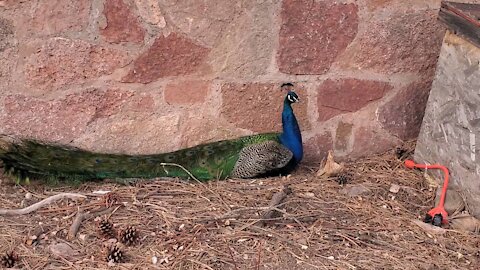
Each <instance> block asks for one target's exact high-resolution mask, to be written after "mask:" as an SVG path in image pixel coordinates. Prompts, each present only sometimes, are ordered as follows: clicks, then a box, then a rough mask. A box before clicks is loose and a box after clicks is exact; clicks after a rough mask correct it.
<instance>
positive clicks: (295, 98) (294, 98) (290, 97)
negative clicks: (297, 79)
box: [281, 83, 300, 104]
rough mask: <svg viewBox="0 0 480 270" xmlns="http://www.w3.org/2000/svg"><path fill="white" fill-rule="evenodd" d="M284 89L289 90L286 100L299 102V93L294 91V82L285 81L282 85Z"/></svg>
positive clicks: (290, 102)
mask: <svg viewBox="0 0 480 270" xmlns="http://www.w3.org/2000/svg"><path fill="white" fill-rule="evenodd" d="M281 88H282V90H285V91H287V96H286V97H285V101H286V102H288V103H289V104H292V103H295V102H299V101H300V99H299V98H298V95H297V93H295V92H294V91H293V84H292V83H284V84H282V86H281Z"/></svg>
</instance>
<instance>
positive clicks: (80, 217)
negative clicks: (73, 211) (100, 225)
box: [67, 206, 120, 240]
mask: <svg viewBox="0 0 480 270" xmlns="http://www.w3.org/2000/svg"><path fill="white" fill-rule="evenodd" d="M118 208H120V206H117V208H115V209H114V210H113V211H112V209H113V208H106V209H103V210H100V211H97V212H92V213H87V214H85V213H83V210H82V209H81V208H80V207H79V209H78V212H77V216H76V217H75V219H74V220H73V223H72V225H71V226H70V229H69V230H68V235H67V239H68V240H72V239H74V238H75V237H76V236H77V233H78V230H79V229H80V226H81V225H82V222H83V221H84V220H88V219H91V218H94V217H98V216H101V215H105V214H109V213H110V212H115V211H117V209H118Z"/></svg>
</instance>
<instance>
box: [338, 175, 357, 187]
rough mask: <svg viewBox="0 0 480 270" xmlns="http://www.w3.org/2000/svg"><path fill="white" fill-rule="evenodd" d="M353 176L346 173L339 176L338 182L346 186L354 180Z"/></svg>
mask: <svg viewBox="0 0 480 270" xmlns="http://www.w3.org/2000/svg"><path fill="white" fill-rule="evenodd" d="M352 178H353V176H352V174H351V173H349V172H344V173H341V174H340V175H338V176H337V182H338V183H339V184H340V185H345V184H346V183H348V182H350V181H351V180H352Z"/></svg>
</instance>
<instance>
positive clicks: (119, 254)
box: [106, 244, 125, 263]
mask: <svg viewBox="0 0 480 270" xmlns="http://www.w3.org/2000/svg"><path fill="white" fill-rule="evenodd" d="M106 259H107V262H114V263H121V262H123V261H124V260H125V254H124V253H123V251H122V250H121V248H120V246H119V245H116V244H113V245H112V246H111V247H110V248H109V249H108V251H107V257H106Z"/></svg>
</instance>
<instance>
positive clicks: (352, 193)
mask: <svg viewBox="0 0 480 270" xmlns="http://www.w3.org/2000/svg"><path fill="white" fill-rule="evenodd" d="M368 192H370V189H368V188H367V187H365V186H364V185H350V186H348V187H345V188H343V189H342V190H340V193H342V194H345V195H347V196H349V197H356V196H360V195H362V194H364V193H368Z"/></svg>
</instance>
